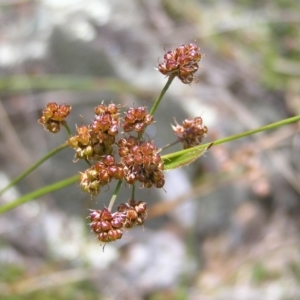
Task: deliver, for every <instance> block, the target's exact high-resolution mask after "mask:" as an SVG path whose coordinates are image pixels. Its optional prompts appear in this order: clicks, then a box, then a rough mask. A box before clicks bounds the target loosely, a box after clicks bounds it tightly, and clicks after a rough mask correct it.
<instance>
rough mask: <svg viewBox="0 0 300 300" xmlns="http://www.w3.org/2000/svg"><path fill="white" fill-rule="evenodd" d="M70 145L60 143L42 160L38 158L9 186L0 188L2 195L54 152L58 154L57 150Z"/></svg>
mask: <svg viewBox="0 0 300 300" xmlns="http://www.w3.org/2000/svg"><path fill="white" fill-rule="evenodd" d="M67 146H68V145H67V143H63V144H62V145H60V146H59V147H57V148H55V149H53V150H52V151H50V152H48V153H47V154H46V155H45V156H44V157H42V158H41V159H40V160H38V161H37V162H35V163H34V164H33V165H32V166H30V167H29V168H28V169H27V170H26V171H24V172H23V173H22V174H20V175H19V176H17V177H16V178H15V179H14V180H13V181H11V182H10V183H9V184H8V185H7V186H5V187H4V188H2V189H1V190H0V195H2V194H3V193H4V192H6V191H7V190H8V189H10V188H11V187H13V186H14V185H16V184H17V183H18V182H19V181H21V180H22V179H24V178H25V177H26V176H27V175H29V174H30V173H31V172H32V171H34V170H35V169H36V168H37V167H38V166H40V165H41V164H42V163H43V162H44V161H46V160H47V159H49V158H50V157H51V156H53V155H54V154H56V153H57V152H59V151H61V150H63V149H64V148H66V147H67Z"/></svg>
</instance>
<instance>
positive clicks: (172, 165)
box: [162, 143, 213, 171]
mask: <svg viewBox="0 0 300 300" xmlns="http://www.w3.org/2000/svg"><path fill="white" fill-rule="evenodd" d="M212 145H213V143H210V144H209V145H206V146H203V145H201V146H196V147H192V148H189V149H186V150H182V151H178V152H174V153H170V154H167V155H163V156H162V160H163V162H164V170H165V171H168V170H172V169H176V168H180V167H183V166H186V165H188V164H190V163H192V162H193V161H195V160H196V159H197V158H199V157H200V156H202V155H203V154H204V153H205V152H206V150H207V149H209V148H210V147H211V146H212Z"/></svg>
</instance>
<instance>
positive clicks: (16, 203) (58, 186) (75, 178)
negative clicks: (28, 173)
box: [0, 174, 79, 214]
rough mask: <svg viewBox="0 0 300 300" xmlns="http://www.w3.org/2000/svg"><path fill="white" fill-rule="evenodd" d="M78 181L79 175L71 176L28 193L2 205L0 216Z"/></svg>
mask: <svg viewBox="0 0 300 300" xmlns="http://www.w3.org/2000/svg"><path fill="white" fill-rule="evenodd" d="M78 179H79V174H77V175H75V176H72V177H69V178H67V179H63V180H61V181H58V182H55V183H53V184H50V185H46V186H43V187H42V188H40V189H37V190H35V191H33V192H31V193H28V194H26V195H24V196H22V197H20V198H18V199H16V200H14V201H12V202H10V203H7V204H4V205H2V206H0V214H2V213H5V212H7V211H9V210H12V209H14V208H16V207H17V206H20V205H22V204H24V203H26V202H29V201H31V200H34V199H36V198H39V197H41V196H43V195H46V194H48V193H51V192H54V191H57V190H59V189H62V188H64V187H66V186H68V185H70V184H73V183H74V182H76V181H78Z"/></svg>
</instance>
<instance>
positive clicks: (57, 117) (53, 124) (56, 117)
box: [38, 102, 71, 133]
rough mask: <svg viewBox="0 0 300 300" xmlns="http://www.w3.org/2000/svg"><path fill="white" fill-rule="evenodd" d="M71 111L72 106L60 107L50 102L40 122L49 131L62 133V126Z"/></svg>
mask: <svg viewBox="0 0 300 300" xmlns="http://www.w3.org/2000/svg"><path fill="white" fill-rule="evenodd" d="M70 111H71V106H69V105H64V104H63V105H58V104H57V103H55V102H50V103H48V104H47V105H46V108H45V109H44V110H43V112H42V116H41V117H40V118H39V120H38V122H39V123H40V124H42V125H43V126H44V128H45V129H46V130H47V131H49V132H52V133H57V132H59V131H60V126H61V125H63V124H64V123H65V119H66V117H67V116H68V115H69V113H70Z"/></svg>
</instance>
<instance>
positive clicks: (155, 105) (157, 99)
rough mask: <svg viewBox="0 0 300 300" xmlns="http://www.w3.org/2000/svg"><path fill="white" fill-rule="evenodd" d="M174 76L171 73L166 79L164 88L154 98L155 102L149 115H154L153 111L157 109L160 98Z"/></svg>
mask: <svg viewBox="0 0 300 300" xmlns="http://www.w3.org/2000/svg"><path fill="white" fill-rule="evenodd" d="M174 78H175V76H174V75H172V76H170V77H169V79H168V81H167V83H166V84H165V86H164V88H163V89H162V91H161V92H160V94H159V96H158V97H157V98H156V100H155V102H154V104H153V106H152V108H151V111H150V112H149V114H150V115H152V116H153V115H154V113H155V111H156V109H157V107H158V105H159V103H160V101H161V99H162V98H163V96H164V95H165V93H166V91H167V90H168V88H169V87H170V85H171V83H172V81H173V79H174Z"/></svg>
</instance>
